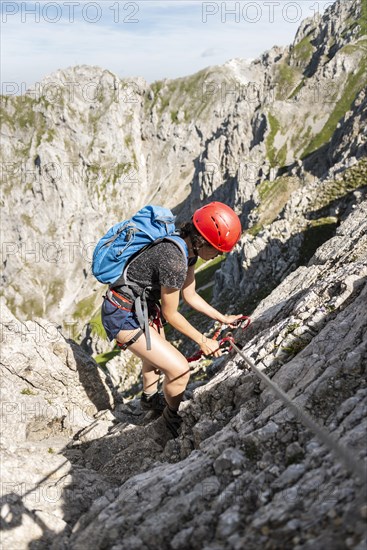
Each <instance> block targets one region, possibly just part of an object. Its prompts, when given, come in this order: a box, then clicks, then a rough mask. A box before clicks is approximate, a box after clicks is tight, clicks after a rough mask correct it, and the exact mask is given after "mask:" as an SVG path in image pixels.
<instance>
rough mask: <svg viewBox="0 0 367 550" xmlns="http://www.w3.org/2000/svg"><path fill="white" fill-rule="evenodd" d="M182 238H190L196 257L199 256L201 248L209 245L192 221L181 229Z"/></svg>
mask: <svg viewBox="0 0 367 550" xmlns="http://www.w3.org/2000/svg"><path fill="white" fill-rule="evenodd" d="M180 237H182V238H183V239H186V238H187V237H189V239H190V241H191V244H192V249H193V252H194V254H195V256H197V255H198V251H199V248H201V247H202V246H204V245H205V244H209V243H208V241H207V240H206V239H204V237H203V236H202V235H200V233H199V231H198V230H197V229H196V227H195V226H194V224H193V223H192V221H190V222H186V223H184V224H183V225H182V226H181V227H180Z"/></svg>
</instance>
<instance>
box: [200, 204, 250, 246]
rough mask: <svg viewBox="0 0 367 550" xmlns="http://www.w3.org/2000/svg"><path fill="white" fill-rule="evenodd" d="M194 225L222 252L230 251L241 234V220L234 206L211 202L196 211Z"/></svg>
mask: <svg viewBox="0 0 367 550" xmlns="http://www.w3.org/2000/svg"><path fill="white" fill-rule="evenodd" d="M192 221H193V223H194V226H195V227H196V229H197V230H198V231H199V233H200V234H201V235H202V236H203V237H204V239H205V240H206V241H208V243H210V244H211V245H212V246H214V248H216V249H217V250H220V251H221V252H230V251H231V250H232V248H233V247H234V246H235V244H236V243H237V242H238V240H239V238H240V236H241V222H240V220H239V217H238V216H237V214H236V213H235V212H233V210H232V208H230V207H229V206H227V205H226V204H223V203H222V202H210V203H209V204H206V205H205V206H202V207H201V208H199V209H198V210H196V211H195V212H194V215H193V217H192Z"/></svg>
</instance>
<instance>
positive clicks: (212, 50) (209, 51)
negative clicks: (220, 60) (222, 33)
mask: <svg viewBox="0 0 367 550" xmlns="http://www.w3.org/2000/svg"><path fill="white" fill-rule="evenodd" d="M221 51H222V50H220V49H218V48H207V49H206V50H204V51H203V52H202V54H201V56H200V57H213V56H215V55H218V54H220V53H221Z"/></svg>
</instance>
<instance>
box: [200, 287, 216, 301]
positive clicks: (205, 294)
mask: <svg viewBox="0 0 367 550" xmlns="http://www.w3.org/2000/svg"><path fill="white" fill-rule="evenodd" d="M198 294H199V295H200V296H201V297H202V298H204V300H205V301H206V302H211V301H212V299H213V285H210V286H208V287H207V288H204V290H199V291H198Z"/></svg>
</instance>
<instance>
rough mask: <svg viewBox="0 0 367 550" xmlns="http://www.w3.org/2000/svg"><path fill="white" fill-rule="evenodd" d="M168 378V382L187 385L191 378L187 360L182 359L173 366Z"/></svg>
mask: <svg viewBox="0 0 367 550" xmlns="http://www.w3.org/2000/svg"><path fill="white" fill-rule="evenodd" d="M166 376H167V375H166ZM167 378H168V383H177V384H180V385H182V386H185V387H186V386H187V383H188V381H189V379H190V367H189V364H188V363H187V361H185V362H183V361H182V362H181V363H179V364H177V365H175V366H174V367H173V368H171V369H170V372H169V374H168V376H167Z"/></svg>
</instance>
